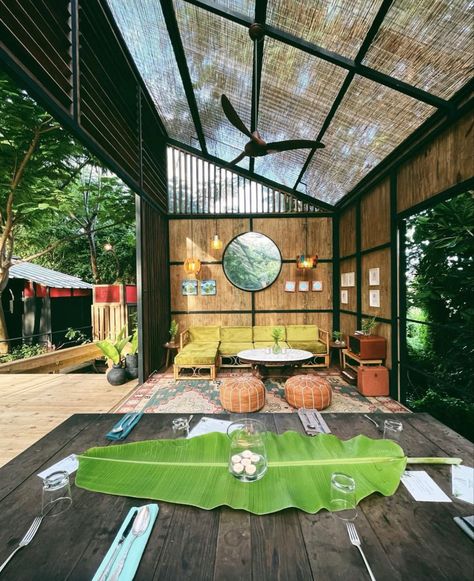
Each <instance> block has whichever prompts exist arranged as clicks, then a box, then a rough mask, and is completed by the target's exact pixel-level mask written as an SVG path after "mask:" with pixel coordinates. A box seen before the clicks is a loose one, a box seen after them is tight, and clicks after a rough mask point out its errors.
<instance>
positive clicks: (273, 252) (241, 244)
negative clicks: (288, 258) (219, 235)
mask: <svg viewBox="0 0 474 581" xmlns="http://www.w3.org/2000/svg"><path fill="white" fill-rule="evenodd" d="M222 265H223V268H224V273H225V275H226V277H227V278H228V279H229V281H230V282H231V283H232V284H233V285H234V286H236V287H237V288H240V289H241V290H245V291H259V290H263V289H265V288H267V287H269V286H270V285H271V284H272V283H273V282H275V280H276V279H277V278H278V275H279V274H280V270H281V254H280V251H279V249H278V246H277V245H276V244H275V242H273V240H271V239H270V238H268V236H265V235H264V234H260V233H258V232H246V233H245V234H240V235H239V236H237V237H236V238H234V239H233V240H232V241H231V242H229V244H228V245H227V248H226V249H225V251H224V255H223V258H222Z"/></svg>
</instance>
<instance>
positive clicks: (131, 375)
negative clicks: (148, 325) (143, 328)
mask: <svg viewBox="0 0 474 581" xmlns="http://www.w3.org/2000/svg"><path fill="white" fill-rule="evenodd" d="M130 346H131V347H130V353H128V354H127V355H125V370H126V372H127V379H136V378H137V377H138V353H137V351H138V329H135V331H134V332H133V335H132V340H131V341H130Z"/></svg>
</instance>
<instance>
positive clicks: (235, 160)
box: [229, 151, 246, 165]
mask: <svg viewBox="0 0 474 581" xmlns="http://www.w3.org/2000/svg"><path fill="white" fill-rule="evenodd" d="M245 155H246V153H245V151H242V153H240V154H239V155H238V156H237V157H236V158H235V159H233V160H232V161H229V165H235V164H236V163H239V161H240V160H241V159H244V157H245Z"/></svg>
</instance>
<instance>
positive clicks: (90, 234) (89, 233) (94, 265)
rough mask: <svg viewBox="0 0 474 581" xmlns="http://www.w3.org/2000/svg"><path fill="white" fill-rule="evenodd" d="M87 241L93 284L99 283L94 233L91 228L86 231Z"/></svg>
mask: <svg viewBox="0 0 474 581" xmlns="http://www.w3.org/2000/svg"><path fill="white" fill-rule="evenodd" d="M87 241H88V243H89V253H90V259H91V270H92V278H93V280H94V284H100V274H99V269H98V267H97V248H96V245H95V239H94V233H93V231H91V230H88V231H87Z"/></svg>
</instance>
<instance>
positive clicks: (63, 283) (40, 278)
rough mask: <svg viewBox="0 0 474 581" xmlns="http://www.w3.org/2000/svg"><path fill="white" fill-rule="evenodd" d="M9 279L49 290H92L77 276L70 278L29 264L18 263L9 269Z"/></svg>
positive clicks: (89, 285)
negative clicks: (27, 282) (22, 279)
mask: <svg viewBox="0 0 474 581" xmlns="http://www.w3.org/2000/svg"><path fill="white" fill-rule="evenodd" d="M9 277H10V278H24V279H25V280H31V281H32V282H36V283H38V284H42V285H44V286H49V287H51V288H90V289H91V288H92V285H91V284H89V283H88V282H84V281H83V280H81V279H80V278H77V276H70V275H69V274H64V273H62V272H58V271H56V270H51V269H50V268H45V267H44V266H39V264H33V263H31V262H19V263H18V264H14V265H13V266H12V267H11V268H10V273H9Z"/></svg>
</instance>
